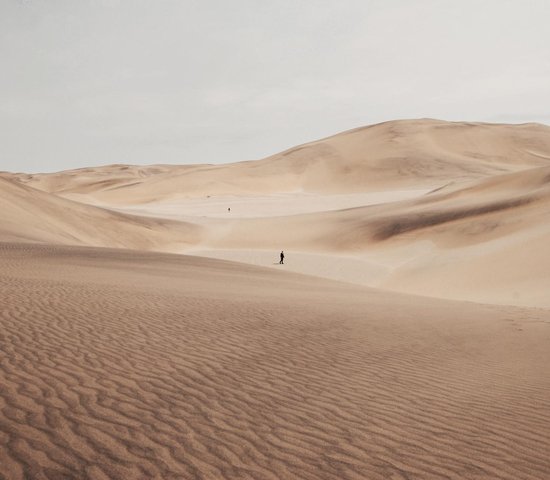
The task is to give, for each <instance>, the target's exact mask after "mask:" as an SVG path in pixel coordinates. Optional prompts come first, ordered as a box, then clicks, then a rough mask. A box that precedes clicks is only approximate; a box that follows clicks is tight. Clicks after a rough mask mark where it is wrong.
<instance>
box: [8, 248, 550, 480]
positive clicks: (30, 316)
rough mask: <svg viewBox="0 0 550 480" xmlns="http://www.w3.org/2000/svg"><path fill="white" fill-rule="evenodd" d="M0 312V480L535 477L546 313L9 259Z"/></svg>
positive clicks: (288, 283) (549, 464) (325, 286)
mask: <svg viewBox="0 0 550 480" xmlns="http://www.w3.org/2000/svg"><path fill="white" fill-rule="evenodd" d="M243 292H246V294H243ZM0 295H1V299H2V303H1V304H2V308H1V310H0V325H1V329H0V465H2V476H3V478H9V479H10V480H12V479H13V480H19V479H27V478H36V479H59V478H79V479H106V478H113V479H114V478H128V479H129V478H136V479H138V478H139V479H145V478H147V479H152V478H158V479H161V478H162V479H176V478H200V479H213V478H226V479H232V478H235V479H236V478H240V479H243V478H249V479H255V480H257V479H273V480H275V479H281V478H304V479H339V480H343V479H365V478H369V479H375V480H376V479H388V478H419V479H420V478H421V479H428V480H429V479H438V480H439V479H441V478H449V479H456V480H458V479H464V478H476V479H489V478H499V479H510V480H512V479H513V480H516V479H518V478H522V479H541V478H545V476H546V474H547V472H548V471H550V460H549V457H548V451H549V450H550V438H549V437H548V430H549V429H550V406H549V404H548V402H547V399H548V396H549V395H550V377H549V376H548V375H547V368H546V365H548V363H549V362H550V348H548V347H549V341H550V337H549V332H550V330H549V329H550V317H549V314H548V312H547V311H543V310H535V309H520V308H515V309H514V308H510V307H507V308H504V307H490V306H480V305H474V304H467V303H466V304H461V303H456V302H454V303H453V302H446V301H438V300H427V299H419V298H415V297H408V296H404V295H399V294H391V293H383V292H379V291H374V290H369V289H363V288H360V287H357V288H355V287H351V286H349V285H345V284H338V283H334V282H328V281H323V280H320V279H315V278H312V277H305V276H299V275H293V274H285V273H282V272H273V271H271V270H267V269H259V268H255V267H247V266H244V265H239V264H233V263H228V262H220V261H214V260H207V259H201V258H197V257H185V256H175V255H165V254H154V253H147V254H145V253H138V252H128V251H121V250H105V249H97V248H68V247H54V246H36V245H28V244H27V245H22V244H13V243H12V244H2V245H1V246H0Z"/></svg>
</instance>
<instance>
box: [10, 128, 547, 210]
mask: <svg viewBox="0 0 550 480" xmlns="http://www.w3.org/2000/svg"><path fill="white" fill-rule="evenodd" d="M544 165H550V127H547V126H544V125H538V124H524V125H502V124H483V123H464V122H443V121H439V120H401V121H393V122H386V123H382V124H377V125H372V126H368V127H363V128H358V129H355V130H351V131H348V132H344V133H341V134H338V135H335V136H333V137H329V138H325V139H322V140H319V141H315V142H311V143H308V144H305V145H300V146H298V147H295V148H291V149H289V150H286V151H284V152H282V153H279V154H276V155H273V156H271V157H268V158H266V159H264V160H259V161H249V162H239V163H234V164H226V165H193V166H168V165H158V166H151V167H136V166H128V165H113V166H106V167H99V168H87V169H79V170H73V171H67V172H60V173H54V174H46V175H18V176H17V178H18V179H19V180H20V181H23V182H26V183H27V184H28V185H30V186H33V187H35V188H39V189H43V190H45V191H48V192H52V193H57V194H62V195H64V196H68V197H69V198H73V199H78V200H80V201H85V202H93V201H94V200H95V201H101V202H107V203H109V204H118V205H128V204H136V203H145V202H158V201H170V200H173V199H177V198H185V197H204V196H207V195H231V194H233V195H244V194H249V195H252V194H267V193H275V192H294V191H306V192H322V193H350V192H373V191H383V190H385V189H388V188H389V189H392V190H397V189H410V188H424V187H432V186H434V187H435V186H441V185H442V182H443V183H444V182H449V181H459V180H468V179H475V178H483V177H487V176H490V175H494V174H498V173H505V172H512V171H517V170H522V169H526V168H531V167H537V166H544Z"/></svg>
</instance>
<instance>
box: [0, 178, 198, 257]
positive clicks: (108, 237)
mask: <svg viewBox="0 0 550 480" xmlns="http://www.w3.org/2000/svg"><path fill="white" fill-rule="evenodd" d="M0 200H1V202H2V208H1V209H0V241H6V240H7V241H10V240H11V241H14V240H16V241H25V242H39V243H56V244H69V245H92V246H106V247H126V248H136V249H155V248H156V249H160V250H162V249H163V248H164V247H165V246H166V245H169V244H172V243H173V244H176V245H179V246H185V245H191V244H193V243H196V242H197V241H198V240H199V238H200V235H201V229H200V227H198V226H196V225H192V224H189V223H184V222H177V221H171V220H165V219H154V218H150V217H147V218H145V217H138V216H134V215H126V214H123V213H118V212H113V211H110V210H105V209H102V208H97V207H93V206H89V205H84V204H81V203H77V202H73V201H70V200H67V199H64V198H61V197H58V196H56V195H52V194H49V193H46V192H42V191H40V190H37V189H34V188H30V187H29V186H26V185H21V184H19V183H18V182H15V181H14V180H10V179H6V178H2V177H1V176H0Z"/></svg>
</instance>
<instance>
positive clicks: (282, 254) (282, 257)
mask: <svg viewBox="0 0 550 480" xmlns="http://www.w3.org/2000/svg"><path fill="white" fill-rule="evenodd" d="M284 259H285V254H284V253H283V252H281V261H280V262H279V264H280V265H282V264H283V263H285V262H284Z"/></svg>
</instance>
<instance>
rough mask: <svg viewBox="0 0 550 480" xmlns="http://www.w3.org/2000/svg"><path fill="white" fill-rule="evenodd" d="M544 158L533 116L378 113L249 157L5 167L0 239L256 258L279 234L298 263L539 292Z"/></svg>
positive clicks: (476, 293) (526, 301) (450, 285)
mask: <svg viewBox="0 0 550 480" xmlns="http://www.w3.org/2000/svg"><path fill="white" fill-rule="evenodd" d="M549 164H550V128H549V127H545V126H542V125H534V124H526V125H491V124H466V123H451V122H441V121H435V120H421V121H398V122H387V123H384V124H379V125H373V126H370V127H364V128H360V129H356V130H352V131H349V132H344V133H342V134H339V135H336V136H333V137H329V138H327V139H323V140H320V141H317V142H312V143H309V144H306V145H302V146H299V147H296V148H293V149H290V150H287V151H285V152H282V153H280V154H277V155H274V156H272V157H269V158H267V159H264V160H260V161H256V162H241V163H237V164H231V165H217V166H212V165H191V166H167V165H159V166H152V167H135V166H124V165H114V166H108V167H99V168H86V169H80V170H74V171H68V172H60V173H56V174H47V175H23V174H19V175H11V176H8V177H9V178H10V179H11V180H9V181H8V180H5V181H4V182H3V183H1V184H0V186H1V188H0V195H3V200H4V203H5V204H9V207H7V208H4V209H3V211H2V213H0V215H2V217H3V218H2V219H3V223H2V232H1V233H2V236H1V239H4V240H26V241H34V242H46V243H61V244H77V245H78V244H80V245H95V246H118V247H126V248H138V249H147V250H157V251H171V252H176V253H183V252H189V253H191V252H199V253H200V254H201V255H206V256H212V257H215V258H224V259H232V260H238V261H244V262H248V263H252V264H259V265H263V266H272V263H273V259H274V258H276V255H277V252H278V251H280V250H281V249H285V250H287V251H288V252H289V253H290V254H291V257H292V258H293V259H294V261H292V262H290V263H289V265H288V266H287V267H286V268H288V269H291V270H292V269H293V270H295V271H298V272H303V273H308V274H316V275H320V276H324V277H328V278H333V279H338V280H345V281H349V282H352V283H359V284H362V285H368V286H374V287H382V288H385V289H391V290H395V291H401V292H407V293H415V294H420V295H432V296H439V297H443V298H453V299H463V300H473V301H479V302H489V303H501V304H516V305H533V306H535V305H537V306H550V299H549V297H548V295H547V291H548V289H549V288H550V277H549V276H548V275H547V274H546V272H547V271H548V268H549V267H550V256H549V255H547V254H546V253H545V248H544V245H545V244H547V242H548V240H549V237H550V229H549V228H550V227H548V225H550V224H549V223H548V221H547V219H548V216H549V215H550V182H549V180H548V179H549V178H550V165H549ZM10 182H11V183H10ZM14 182H16V183H14ZM31 186H32V187H36V188H40V189H42V191H38V190H36V189H34V188H33V189H30V188H29V187H31ZM308 190H310V191H309V192H308ZM207 191H208V192H211V193H212V194H208V195H205V193H206V192H207ZM215 192H218V193H220V192H225V194H224V195H217V194H215ZM254 192H259V193H254ZM334 192H340V193H334ZM63 197H64V198H63ZM68 199H73V200H79V202H78V203H76V202H74V201H69V200H68ZM81 202H84V203H87V204H92V205H91V206H90V205H85V204H82V203H81ZM96 207H101V208H96ZM228 207H233V208H232V211H231V213H230V214H229V212H228V211H227V208H228Z"/></svg>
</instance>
